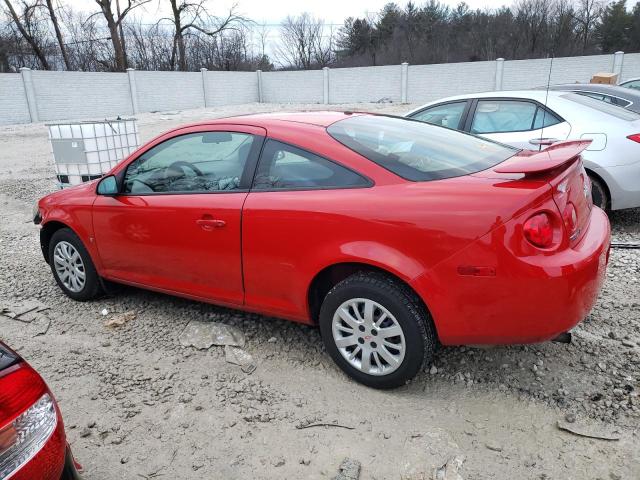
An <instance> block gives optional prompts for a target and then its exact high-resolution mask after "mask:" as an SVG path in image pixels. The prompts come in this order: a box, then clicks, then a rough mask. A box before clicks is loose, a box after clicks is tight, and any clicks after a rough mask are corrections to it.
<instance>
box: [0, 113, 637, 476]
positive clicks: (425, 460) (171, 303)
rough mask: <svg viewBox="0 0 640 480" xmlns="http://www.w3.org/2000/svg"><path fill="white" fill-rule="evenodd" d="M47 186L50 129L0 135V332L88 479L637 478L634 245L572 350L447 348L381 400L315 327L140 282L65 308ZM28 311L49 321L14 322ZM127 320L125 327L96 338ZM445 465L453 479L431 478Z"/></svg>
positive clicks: (172, 120) (633, 229)
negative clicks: (42, 394) (234, 340)
mask: <svg viewBox="0 0 640 480" xmlns="http://www.w3.org/2000/svg"><path fill="white" fill-rule="evenodd" d="M410 107H411V106H406V105H405V106H400V105H390V104H373V105H348V106H333V108H339V109H359V110H373V109H375V110H381V111H385V112H392V113H401V112H404V111H407V110H408V109H409V108H410ZM310 108H315V109H317V108H320V106H318V105H288V106H283V105H273V104H271V105H269V104H262V105H255V104H253V105H241V106H236V107H225V108H221V109H215V110H214V109H209V110H195V111H189V112H169V113H157V114H145V115H140V116H139V119H140V122H139V124H140V128H141V132H142V140H143V141H146V140H149V139H150V138H151V137H152V136H154V135H156V134H158V133H160V132H162V131H164V130H167V129H169V128H171V127H173V126H175V125H179V124H182V123H186V122H188V121H192V120H197V119H203V118H211V117H218V116H226V115H230V114H236V113H248V112H251V111H257V110H260V111H275V110H283V109H287V110H293V109H310ZM55 188H56V184H55V181H54V176H53V165H52V159H51V154H50V148H49V144H48V141H47V135H46V129H45V127H44V126H43V125H41V124H40V125H26V126H11V127H3V128H0V219H1V221H0V309H4V310H3V311H4V312H5V313H4V314H3V315H0V338H1V339H3V340H4V341H6V342H7V343H8V344H9V345H10V346H13V347H14V348H15V349H17V350H18V351H19V352H20V353H21V354H22V355H23V356H24V357H25V358H26V359H28V360H29V361H30V362H31V363H32V365H33V366H34V367H36V368H37V369H38V371H40V372H41V373H42V375H43V376H44V377H45V379H46V380H47V382H48V383H49V385H50V387H51V389H52V390H53V392H54V393H55V395H56V396H57V398H58V400H59V403H60V406H61V409H62V412H63V415H64V418H65V422H66V427H67V433H68V437H69V441H70V443H71V445H72V447H73V450H74V452H75V455H76V456H77V458H78V459H79V460H80V462H81V463H83V464H84V466H85V469H86V472H85V478H86V479H87V480H112V479H115V478H118V479H140V478H144V479H152V478H172V479H196V478H238V479H249V478H287V479H296V478H317V479H320V478H333V477H334V476H336V475H337V474H338V467H339V466H340V464H341V463H342V461H343V460H344V459H345V458H349V459H352V460H353V461H354V462H355V463H359V464H360V465H361V472H360V478H362V479H431V478H434V475H436V477H438V475H440V476H439V477H438V478H447V479H449V478H452V479H454V478H457V477H455V476H454V474H453V471H454V470H456V469H455V467H456V466H459V465H460V463H461V462H462V461H463V463H462V465H461V467H460V468H459V469H458V470H459V472H458V474H459V475H460V478H463V479H465V480H468V479H474V480H476V479H563V480H568V479H601V480H616V479H631V480H637V479H638V478H640V448H639V447H638V446H639V445H640V438H639V436H640V428H639V427H640V399H639V397H638V392H639V391H640V281H639V278H640V251H638V250H623V249H614V250H612V252H611V263H610V266H609V273H608V278H607V282H606V284H605V286H604V289H603V291H602V294H601V296H600V299H599V301H598V304H597V306H596V308H595V309H594V310H593V312H592V313H591V314H590V316H589V317H588V318H587V319H586V320H585V321H584V322H583V323H582V324H581V325H579V326H578V327H576V328H575V330H574V332H573V333H574V335H573V343H572V344H569V345H567V344H559V343H545V344H541V345H534V346H514V347H501V348H491V349H481V348H468V347H456V348H443V349H441V350H440V352H439V353H438V355H437V357H436V359H435V363H434V364H433V365H429V366H427V369H426V371H425V372H423V373H422V374H420V375H419V376H418V378H416V380H415V381H414V382H413V383H411V384H410V385H408V386H406V387H403V388H400V389H397V390H394V391H390V392H380V391H375V390H371V389H368V388H366V387H363V386H360V385H358V384H356V383H354V382H353V381H351V380H349V379H348V378H347V377H346V376H345V375H343V374H342V373H341V372H340V371H339V370H338V368H337V367H336V366H334V364H333V363H332V362H331V360H330V359H329V357H328V355H327V354H326V352H325V351H324V348H323V347H322V343H321V340H320V335H319V332H318V330H316V329H314V328H311V327H307V326H301V325H297V324H294V323H290V322H286V321H283V320H278V319H274V318H265V317H262V316H259V315H254V314H245V313H240V312H237V311H232V310H228V309H224V308H218V307H215V306H211V305H205V304H202V303H197V302H192V301H187V300H182V299H178V298H173V297H169V296H165V295H161V294H156V293H150V292H145V291H142V290H136V289H133V288H124V289H123V290H122V291H120V292H118V293H117V294H115V295H113V296H111V297H108V298H104V299H101V300H99V301H95V302H90V303H76V302H73V301H72V300H70V299H68V298H67V297H65V296H63V295H62V293H61V291H60V290H59V289H58V287H57V286H56V284H55V282H54V280H53V277H52V275H51V272H50V271H49V268H48V266H47V265H46V264H45V262H44V260H43V258H42V255H41V252H40V248H39V243H38V231H37V228H36V227H35V226H34V225H33V224H32V223H30V215H31V211H32V206H33V203H34V201H35V200H36V199H38V198H39V197H40V196H42V195H44V194H46V193H47V192H50V191H53V190H54V189H55ZM611 220H612V226H613V229H614V241H618V242H631V241H635V242H638V241H640V209H636V210H628V211H624V212H616V213H614V214H613V215H612V217H611ZM541 301H544V299H541ZM34 306H35V307H38V309H44V310H42V311H41V312H39V313H37V312H36V311H35V310H34V311H32V312H29V313H26V314H25V315H24V316H22V317H20V318H19V319H11V318H10V316H11V315H12V313H11V312H13V314H15V313H20V310H21V309H22V311H24V310H28V309H30V308H34ZM103 309H106V311H107V312H108V313H107V315H103V314H102V311H103ZM125 312H133V314H132V315H131V317H134V318H132V319H130V320H129V321H128V322H126V323H125V324H124V325H122V326H119V327H107V326H105V322H109V321H110V320H114V319H118V318H120V317H119V315H121V314H123V313H125ZM20 319H22V321H20ZM540 320H541V321H544V319H543V318H542V319H540ZM190 321H198V322H212V321H216V322H222V323H225V324H228V325H233V326H235V327H238V328H239V329H240V330H241V331H242V332H243V334H244V336H245V338H246V345H245V347H244V348H245V351H246V352H248V353H249V354H250V355H252V357H253V359H254V362H255V364H256V367H257V368H256V369H255V371H253V372H252V373H245V371H243V370H242V369H241V368H240V367H238V366H236V365H232V364H230V363H227V362H226V361H225V353H224V349H223V347H217V346H213V347H211V348H209V349H208V350H198V349H195V348H193V347H184V346H182V345H181V344H180V342H179V337H180V334H181V332H182V331H183V329H184V328H185V326H186V325H187V324H188V323H189V322H190ZM245 370H246V369H245ZM247 371H248V370H247ZM567 420H569V421H573V422H572V423H566V422H567ZM558 422H561V423H562V422H565V423H566V425H568V426H569V428H571V429H573V430H576V431H579V432H586V431H591V432H592V433H594V432H595V433H596V434H597V435H601V436H602V435H612V436H614V437H615V438H617V440H601V439H595V438H588V437H583V436H579V435H576V434H573V433H569V432H567V431H564V430H561V429H559V428H558ZM315 423H328V424H335V426H310V425H313V424H315ZM305 427H308V428H305ZM451 459H454V460H453V461H451V462H450V464H449V467H450V468H449V471H448V473H447V475H450V476H446V477H445V476H444V472H443V470H440V473H439V474H436V469H437V468H438V467H440V466H442V465H443V464H445V463H446V462H447V461H449V460H451ZM341 478H355V477H353V476H351V477H350V476H349V475H348V472H346V473H345V474H344V475H343V476H342V477H341Z"/></svg>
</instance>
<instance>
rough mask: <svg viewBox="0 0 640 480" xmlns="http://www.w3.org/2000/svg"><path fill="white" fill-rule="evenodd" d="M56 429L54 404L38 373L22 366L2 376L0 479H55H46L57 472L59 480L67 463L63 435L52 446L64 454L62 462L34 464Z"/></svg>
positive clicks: (0, 399) (56, 414)
mask: <svg viewBox="0 0 640 480" xmlns="http://www.w3.org/2000/svg"><path fill="white" fill-rule="evenodd" d="M57 425H58V411H57V409H56V406H55V402H54V400H53V398H52V397H51V395H50V393H49V392H48V389H47V386H46V385H45V383H44V381H43V380H42V378H41V377H40V375H38V374H37V373H36V371H35V370H33V369H32V368H31V367H30V366H29V365H27V364H26V363H22V362H21V363H18V364H16V365H13V366H11V367H9V368H7V369H5V370H3V371H2V372H0V478H10V477H12V476H13V475H14V474H15V472H17V471H21V472H22V473H23V474H24V476H23V477H22V478H53V477H52V476H49V474H46V475H45V472H46V471H47V470H49V469H55V470H56V473H55V474H56V475H57V477H56V478H58V477H59V474H60V471H62V459H64V454H63V453H62V452H64V434H62V435H58V436H57V437H56V440H55V441H54V443H52V444H50V445H53V447H54V450H51V451H52V452H53V451H55V450H59V451H60V452H61V455H60V459H61V460H60V461H59V462H56V461H55V457H54V458H53V459H52V458H49V457H46V456H45V457H44V458H43V459H42V460H41V461H40V462H38V463H37V464H34V463H33V462H32V459H33V458H34V456H35V455H36V454H37V453H38V452H40V451H41V450H42V448H44V446H45V445H47V442H49V440H50V439H51V437H52V435H53V432H54V431H55V429H56V427H57ZM30 469H31V470H30ZM34 474H37V476H36V475H34Z"/></svg>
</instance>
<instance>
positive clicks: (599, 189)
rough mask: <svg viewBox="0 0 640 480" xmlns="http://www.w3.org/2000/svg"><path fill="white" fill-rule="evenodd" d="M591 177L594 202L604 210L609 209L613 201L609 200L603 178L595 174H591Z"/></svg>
mask: <svg viewBox="0 0 640 480" xmlns="http://www.w3.org/2000/svg"><path fill="white" fill-rule="evenodd" d="M589 179H590V180H591V198H592V199H593V204H594V205H595V206H596V207H600V208H601V209H602V210H609V209H610V208H611V203H610V201H609V193H608V192H607V187H605V186H604V183H603V182H602V180H600V179H599V178H596V177H595V176H594V175H589Z"/></svg>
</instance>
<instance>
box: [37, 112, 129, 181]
mask: <svg viewBox="0 0 640 480" xmlns="http://www.w3.org/2000/svg"><path fill="white" fill-rule="evenodd" d="M47 127H48V128H49V141H50V142H51V151H52V153H53V158H54V162H55V169H56V176H57V179H58V182H59V185H60V187H61V188H65V187H68V186H72V185H78V184H80V183H83V182H87V181H89V180H93V179H95V178H99V177H101V176H102V175H103V174H105V173H106V172H108V171H109V170H111V169H112V168H113V167H114V166H115V165H116V164H117V163H118V162H119V161H121V160H122V159H124V158H126V157H127V156H128V155H129V154H131V153H132V152H133V151H134V150H136V149H137V148H138V146H139V144H140V135H139V132H138V124H137V122H136V119H135V118H127V119H120V118H118V119H116V120H101V121H86V122H76V123H69V122H67V123H50V124H47Z"/></svg>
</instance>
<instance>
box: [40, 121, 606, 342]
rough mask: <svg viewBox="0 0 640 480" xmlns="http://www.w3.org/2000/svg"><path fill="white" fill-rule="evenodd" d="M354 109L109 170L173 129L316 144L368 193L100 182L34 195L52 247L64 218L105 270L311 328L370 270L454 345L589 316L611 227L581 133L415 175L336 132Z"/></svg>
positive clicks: (245, 125) (260, 126)
mask: <svg viewBox="0 0 640 480" xmlns="http://www.w3.org/2000/svg"><path fill="white" fill-rule="evenodd" d="M349 115H351V116H355V115H359V114H344V113H337V112H320V113H301V114H278V115H253V116H244V117H236V118H226V119H219V120H213V121H207V122H205V123H199V124H194V125H189V126H186V127H181V128H178V129H175V130H172V131H170V132H167V133H165V134H163V135H161V136H159V137H157V138H155V139H154V140H152V141H151V142H149V143H148V144H146V145H145V146H143V147H142V148H141V149H139V150H138V151H137V152H135V153H134V154H132V155H131V156H130V157H129V158H127V159H125V160H124V161H122V162H121V163H120V164H119V165H118V166H117V167H115V168H114V169H113V171H112V172H111V174H114V175H118V174H121V173H122V172H123V171H124V170H125V169H126V168H127V166H128V165H129V164H130V163H131V162H132V161H134V160H135V159H136V158H138V157H139V156H140V155H141V154H143V153H144V152H145V151H147V150H149V149H151V148H153V147H154V146H155V145H158V144H160V143H162V142H164V141H166V140H168V139H170V138H173V137H177V136H180V135H184V134H187V133H193V132H203V131H231V132H246V133H250V134H254V135H259V136H263V137H265V138H270V139H275V140H278V141H281V142H285V143H288V144H291V145H295V146H297V147H300V148H303V149H305V150H307V151H310V152H313V153H315V154H318V155H321V156H322V157H325V158H328V159H330V160H332V161H333V162H336V163H338V164H340V165H343V166H345V167H347V168H349V169H351V170H353V171H355V172H358V173H359V174H360V175H362V176H363V177H366V178H367V179H368V180H370V186H369V187H368V188H352V189H349V188H345V189H311V190H291V191H255V190H251V189H249V190H247V191H241V192H239V191H234V192H229V193H225V192H217V193H215V194H209V193H200V194H184V195H183V194H172V195H134V194H127V195H115V196H105V195H98V194H97V193H96V184H97V182H96V181H94V182H90V183H87V184H84V185H81V186H78V187H75V188H70V189H67V190H64V191H60V192H57V193H53V194H51V195H48V196H47V197H45V198H43V199H42V200H41V201H40V202H39V210H40V215H41V224H42V227H43V229H42V234H41V238H42V244H43V251H44V253H45V256H46V255H47V242H48V239H49V238H50V237H51V235H52V233H53V232H54V231H55V230H56V229H58V228H61V227H64V226H66V227H69V228H71V229H72V230H73V231H74V232H75V233H76V234H77V235H78V236H79V238H80V239H81V240H82V242H83V243H84V245H85V246H86V248H87V250H88V252H89V253H90V255H91V259H92V260H93V262H94V264H95V266H96V270H97V271H98V273H99V275H100V276H101V277H103V278H105V279H108V280H112V281H116V282H120V283H125V284H129V285H134V286H139V287H143V288H147V289H151V290H156V291H159V292H165V293H169V294H172V295H179V296H183V297H187V298H191V299H196V300H201V301H205V302H211V303H215V304H218V305H225V306H229V307H233V308H238V309H242V310H247V311H252V312H259V313H263V314H266V315H271V316H276V317H283V318H287V319H291V320H294V321H297V322H303V323H308V324H313V323H315V322H316V318H317V315H318V305H319V302H321V300H322V295H323V293H326V291H327V287H326V286H324V285H325V284H327V283H328V284H331V283H332V282H333V281H335V280H336V279H340V278H343V277H344V276H345V273H344V272H347V273H348V272H349V271H352V270H353V268H360V267H363V268H371V269H374V270H379V271H384V272H387V273H388V274H390V275H393V276H394V277H396V278H398V279H400V280H402V281H403V282H404V283H405V284H406V285H409V286H410V287H411V288H412V289H413V290H414V291H415V292H416V293H417V294H418V296H419V297H420V298H421V299H422V300H423V301H424V303H425V305H426V306H427V308H428V310H429V312H430V314H431V316H432V318H433V322H434V324H435V328H436V331H437V335H438V339H439V340H440V342H441V343H442V344H445V345H453V344H512V343H528V342H538V341H543V340H547V339H551V338H553V337H555V336H557V335H558V334H560V333H562V332H564V331H567V330H568V329H570V328H571V327H573V326H574V325H575V324H576V323H577V322H579V321H581V320H582V319H583V318H584V317H585V316H586V315H587V313H588V312H589V310H590V309H591V307H592V306H593V304H594V302H595V300H596V297H597V295H598V292H599V289H600V286H601V284H602V282H603V279H604V275H605V268H606V263H607V260H608V251H609V242H610V230H609V223H608V219H607V217H606V215H605V214H604V212H602V211H601V210H599V209H598V208H595V207H592V206H591V200H590V195H587V187H586V183H585V182H586V180H585V176H584V171H583V168H582V164H581V161H580V157H579V153H580V150H581V149H582V148H584V145H583V144H581V143H580V142H577V143H576V142H566V143H564V144H560V145H559V146H558V148H556V149H555V150H554V149H553V148H551V149H550V150H548V151H547V153H545V154H544V155H545V157H544V159H541V158H539V156H540V154H537V156H535V155H533V154H532V152H520V153H518V154H517V155H515V156H514V157H512V158H510V159H509V160H507V161H505V162H503V163H500V164H498V165H497V166H495V167H493V168H490V169H488V170H485V171H481V172H478V173H474V174H471V175H464V176H458V177H455V178H447V179H443V180H437V181H425V182H413V181H408V180H405V179H403V178H401V177H400V176H398V175H396V174H395V173H393V172H391V171H389V170H388V169H386V168H383V167H382V166H380V165H378V164H376V163H374V162H372V161H370V160H369V159H368V158H365V157H364V156H362V155H360V154H358V153H356V152H355V151H353V150H352V149H350V148H347V147H346V146H345V145H343V144H342V143H340V142H338V141H337V140H335V139H334V138H333V137H332V136H330V135H329V134H328V133H327V127H328V126H329V125H332V124H333V123H334V122H337V121H339V120H341V119H344V118H345V117H346V116H349ZM547 156H548V158H547ZM544 161H547V162H550V163H548V164H545V163H544ZM536 162H538V163H537V165H538V167H535V166H534V167H531V165H535V164H536ZM527 168H529V171H527ZM567 185H568V187H567ZM560 187H562V189H564V191H563V192H560V189H561V188H560ZM567 192H568V193H567ZM567 195H569V196H570V198H567ZM563 202H564V203H563ZM568 203H571V204H572V205H573V206H574V208H575V209H576V210H577V212H578V215H577V219H574V221H575V222H578V223H577V224H576V225H574V226H573V227H575V231H576V232H577V233H576V234H572V235H569V233H567V232H566V226H565V225H563V224H562V215H561V214H560V212H562V209H563V208H564V206H565V204H568ZM536 212H547V213H548V214H549V215H550V216H551V217H552V219H553V228H554V232H555V233H554V235H555V236H554V244H553V247H551V248H536V247H535V246H534V245H532V244H531V243H530V242H528V241H527V240H526V239H525V238H524V236H523V224H524V222H525V221H526V220H527V219H528V218H530V217H531V216H532V215H534V214H535V213H536ZM216 222H219V225H224V228H217V225H218V224H217V223H216ZM570 237H571V238H570Z"/></svg>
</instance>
